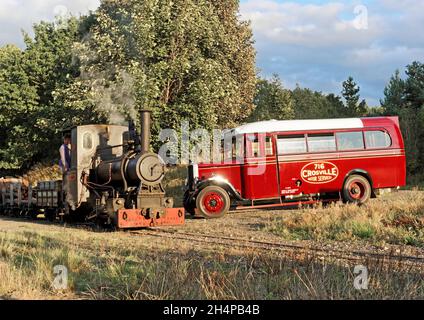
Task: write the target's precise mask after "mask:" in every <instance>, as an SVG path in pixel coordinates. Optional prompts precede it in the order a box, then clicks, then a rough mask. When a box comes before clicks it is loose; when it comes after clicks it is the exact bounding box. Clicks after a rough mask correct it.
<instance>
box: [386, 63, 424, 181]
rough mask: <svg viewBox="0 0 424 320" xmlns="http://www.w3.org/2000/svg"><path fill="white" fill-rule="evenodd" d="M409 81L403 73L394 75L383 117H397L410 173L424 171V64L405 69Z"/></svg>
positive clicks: (387, 90) (389, 86)
mask: <svg viewBox="0 0 424 320" xmlns="http://www.w3.org/2000/svg"><path fill="white" fill-rule="evenodd" d="M405 73H406V79H405V80H403V79H402V78H401V77H400V72H399V71H396V73H395V74H394V75H393V76H392V78H391V79H390V81H389V83H388V84H387V86H386V88H385V90H384V99H383V100H381V106H382V108H383V110H384V114H386V115H391V116H395V115H398V116H399V118H400V122H401V128H402V132H403V136H404V139H405V144H406V156H407V166H408V173H409V174H410V175H416V174H420V173H422V172H423V170H424V164H423V161H424V64H422V63H420V62H413V63H412V64H410V65H408V66H407V67H406V72H405Z"/></svg>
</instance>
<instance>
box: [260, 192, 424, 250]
mask: <svg viewBox="0 0 424 320" xmlns="http://www.w3.org/2000/svg"><path fill="white" fill-rule="evenodd" d="M265 229H266V230H269V231H271V232H273V233H275V234H278V235H280V236H282V237H283V238H284V239H290V240H318V241H322V240H337V241H357V240H362V241H363V240H365V241H372V242H374V243H377V244H396V245H411V246H417V247H421V248H422V247H424V193H423V192H417V191H415V192H400V193H399V194H398V195H397V197H396V199H394V200H393V199H391V200H390V201H385V198H382V199H380V200H376V201H372V202H370V203H369V204H367V205H364V206H361V207H358V206H356V205H344V204H340V203H336V204H332V205H330V206H328V207H323V206H322V205H319V206H317V207H315V208H312V209H302V210H298V211H296V212H293V213H292V214H290V215H287V216H285V217H276V218H275V219H271V220H270V221H269V222H268V223H267V224H266V226H265Z"/></svg>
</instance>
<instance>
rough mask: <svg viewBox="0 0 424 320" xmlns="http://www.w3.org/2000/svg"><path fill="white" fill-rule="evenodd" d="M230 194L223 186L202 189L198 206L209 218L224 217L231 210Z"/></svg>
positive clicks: (198, 198) (197, 200)
mask: <svg viewBox="0 0 424 320" xmlns="http://www.w3.org/2000/svg"><path fill="white" fill-rule="evenodd" d="M230 205H231V201H230V196H229V195H228V193H227V191H225V190H224V189H222V188H221V187H216V186H210V187H206V188H205V189H203V190H202V191H200V193H199V195H198V196H197V199H196V208H197V209H198V210H199V212H200V213H201V215H202V216H203V217H205V218H207V219H217V218H221V217H223V216H224V215H225V214H226V213H227V212H228V210H230Z"/></svg>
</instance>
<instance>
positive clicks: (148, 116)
mask: <svg viewBox="0 0 424 320" xmlns="http://www.w3.org/2000/svg"><path fill="white" fill-rule="evenodd" d="M151 127H152V112H151V111H148V110H142V111H141V137H140V138H141V139H140V140H141V152H142V153H143V154H144V153H147V152H150V131H151Z"/></svg>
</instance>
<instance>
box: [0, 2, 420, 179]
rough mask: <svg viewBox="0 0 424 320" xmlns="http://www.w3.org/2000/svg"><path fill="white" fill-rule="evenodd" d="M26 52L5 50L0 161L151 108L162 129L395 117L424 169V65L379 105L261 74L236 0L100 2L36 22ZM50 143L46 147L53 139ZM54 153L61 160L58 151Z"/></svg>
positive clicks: (411, 69) (41, 155)
mask: <svg viewBox="0 0 424 320" xmlns="http://www.w3.org/2000/svg"><path fill="white" fill-rule="evenodd" d="M24 38H25V43H26V48H25V49H24V50H22V49H20V48H17V47H16V46H13V45H7V46H4V47H2V48H0V130H1V133H2V134H1V136H0V170H2V171H4V170H8V169H15V170H26V169H27V168H28V167H29V166H31V165H33V164H34V163H35V162H37V161H40V160H42V159H47V160H50V161H56V160H55V159H56V158H57V150H56V149H58V147H59V145H60V140H61V131H62V130H63V129H65V128H69V127H71V126H74V125H81V124H88V123H104V122H110V123H116V124H123V123H125V122H126V121H128V120H129V119H134V120H136V121H137V120H138V114H139V111H140V109H141V108H149V109H150V110H152V111H153V114H154V118H155V119H154V120H155V121H154V124H155V127H154V128H153V131H154V132H153V134H154V138H155V140H154V141H155V143H154V147H156V148H157V147H158V146H159V144H158V142H157V134H158V132H159V130H160V128H174V129H177V130H178V129H179V128H180V126H181V122H182V120H189V121H190V125H191V128H195V127H202V128H206V129H208V130H211V129H213V128H217V127H218V128H230V127H234V126H236V125H239V124H242V123H244V122H249V121H262V120H269V119H319V118H343V117H358V116H379V115H393V116H396V115H397V116H399V117H400V120H401V124H402V130H403V133H404V136H405V140H406V148H407V154H408V172H409V174H410V175H419V174H421V173H422V172H423V170H424V167H423V160H424V142H422V141H423V136H424V65H423V64H422V63H420V62H413V63H411V64H410V65H408V66H407V67H406V70H405V74H402V72H400V71H396V72H395V74H394V75H393V76H392V78H391V79H390V81H389V82H388V85H387V87H386V89H385V91H384V99H383V100H382V101H381V105H380V106H373V107H368V106H367V105H366V102H365V100H362V99H361V96H360V87H359V86H358V85H357V83H356V82H355V80H354V79H353V78H352V77H348V79H347V80H346V81H345V82H343V83H342V84H341V86H340V93H338V94H324V93H322V92H316V91H313V90H310V89H308V88H301V87H300V86H297V87H296V88H295V89H294V90H289V89H287V88H285V87H284V85H283V83H282V82H281V80H280V79H279V77H278V76H272V77H271V78H267V79H265V78H259V77H257V73H258V70H256V67H255V50H254V47H253V45H254V42H253V36H252V30H251V28H250V25H249V23H247V22H242V21H240V19H239V0H172V1H171V0H143V1H139V0H103V1H102V3H101V5H100V7H99V9H98V10H96V11H95V12H92V13H90V14H89V15H87V16H82V17H71V18H69V19H67V20H66V21H55V22H40V23H38V24H36V25H34V36H33V37H30V36H28V35H27V34H24ZM47 146H48V147H47ZM53 159H54V160H53Z"/></svg>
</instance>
